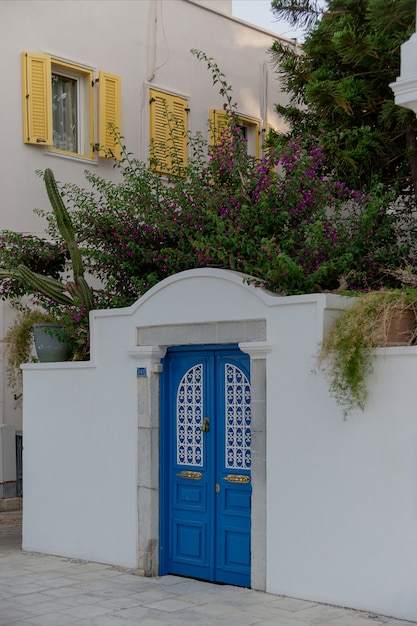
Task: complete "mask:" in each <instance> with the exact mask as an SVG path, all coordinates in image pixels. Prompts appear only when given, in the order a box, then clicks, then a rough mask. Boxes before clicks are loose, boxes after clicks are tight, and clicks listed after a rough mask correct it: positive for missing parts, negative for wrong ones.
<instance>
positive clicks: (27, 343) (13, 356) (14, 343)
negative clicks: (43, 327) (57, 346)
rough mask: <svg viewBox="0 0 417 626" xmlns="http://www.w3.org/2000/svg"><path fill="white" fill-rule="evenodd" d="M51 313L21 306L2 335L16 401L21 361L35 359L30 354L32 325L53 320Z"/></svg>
mask: <svg viewBox="0 0 417 626" xmlns="http://www.w3.org/2000/svg"><path fill="white" fill-rule="evenodd" d="M53 321H54V318H53V316H52V315H49V314H48V313H45V311H42V310H39V309H30V308H28V307H23V308H22V309H21V310H20V311H19V313H18V314H17V316H16V318H15V320H14V321H13V322H12V324H11V325H10V326H9V328H8V329H7V332H6V335H5V336H4V339H3V340H2V342H3V347H4V355H5V357H6V359H7V364H6V376H7V383H8V385H9V387H10V389H11V390H12V391H13V392H14V397H15V401H16V403H19V402H20V400H21V396H22V370H21V369H20V366H21V364H22V363H31V362H33V361H36V360H37V359H36V358H35V357H34V356H33V354H32V347H33V341H32V340H33V330H32V329H33V325H34V324H43V323H45V322H53Z"/></svg>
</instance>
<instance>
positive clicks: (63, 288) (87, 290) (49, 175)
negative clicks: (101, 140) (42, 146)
mask: <svg viewBox="0 0 417 626" xmlns="http://www.w3.org/2000/svg"><path fill="white" fill-rule="evenodd" d="M44 181H45V186H46V191H47V194H48V198H49V201H50V203H51V206H52V210H53V212H54V215H55V219H56V223H57V226H58V230H59V232H60V234H61V236H62V238H63V239H64V241H65V243H66V244H67V248H68V252H69V255H70V258H71V263H72V271H73V276H74V280H73V282H70V281H68V282H67V283H64V282H62V281H60V280H56V279H55V278H51V277H49V276H44V275H43V274H38V273H36V272H33V271H32V270H30V269H29V268H28V267H26V266H25V265H19V266H18V267H17V268H16V270H14V271H12V272H6V271H2V270H0V280H2V279H5V278H15V279H18V280H21V281H22V282H24V283H26V284H27V285H29V286H30V288H31V289H32V290H33V291H35V292H38V293H41V294H42V295H44V296H46V297H47V298H50V299H51V300H53V301H54V302H57V303H58V304H64V305H74V304H76V305H78V306H80V307H81V308H82V309H84V310H85V311H86V312H88V311H91V309H93V308H94V296H93V291H92V289H91V287H90V286H89V285H88V284H87V281H86V280H85V278H84V265H83V260H82V255H81V252H80V249H79V248H78V245H77V241H76V238H75V232H74V226H73V224H72V221H71V217H70V214H69V213H68V210H67V209H66V207H65V205H64V202H63V200H62V197H61V195H60V193H59V190H58V187H57V184H56V181H55V178H54V174H53V172H52V170H50V169H46V170H45V173H44ZM65 292H67V293H65Z"/></svg>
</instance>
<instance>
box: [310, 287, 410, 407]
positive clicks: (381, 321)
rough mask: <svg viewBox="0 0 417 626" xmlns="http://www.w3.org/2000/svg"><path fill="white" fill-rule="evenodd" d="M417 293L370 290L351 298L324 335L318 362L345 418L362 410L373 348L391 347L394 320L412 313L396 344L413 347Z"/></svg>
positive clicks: (372, 363) (366, 396)
mask: <svg viewBox="0 0 417 626" xmlns="http://www.w3.org/2000/svg"><path fill="white" fill-rule="evenodd" d="M416 307H417V291H416V290H414V289H397V290H382V291H370V292H368V293H363V294H361V295H359V296H358V297H356V298H354V301H353V304H352V306H350V307H348V308H347V309H345V310H344V311H343V312H342V313H341V314H340V316H339V317H338V318H337V319H336V321H335V322H334V323H333V325H332V326H331V328H330V329H329V331H328V332H327V333H326V335H325V337H324V339H323V343H322V345H321V348H320V351H319V354H318V358H317V363H318V366H319V368H320V369H322V370H323V371H324V373H325V374H326V376H327V378H328V380H329V389H330V393H331V394H332V395H333V396H334V398H335V399H336V401H337V402H338V404H339V405H340V406H341V407H342V409H343V415H344V417H346V416H347V415H348V414H349V413H350V412H351V411H352V410H354V409H360V410H362V411H363V410H364V408H365V403H366V400H367V398H368V386H367V383H368V379H369V377H370V375H371V374H372V372H373V367H374V359H375V349H376V348H377V347H379V346H387V345H390V337H389V333H390V329H391V324H392V323H393V320H396V319H397V318H398V316H399V315H400V316H404V315H407V313H406V312H407V311H408V312H411V316H410V320H411V324H412V325H411V326H410V327H409V328H407V329H406V330H405V331H404V334H403V335H400V336H399V337H397V341H398V339H399V342H401V343H404V344H410V345H411V344H412V343H414V342H415V340H416V337H417V328H416Z"/></svg>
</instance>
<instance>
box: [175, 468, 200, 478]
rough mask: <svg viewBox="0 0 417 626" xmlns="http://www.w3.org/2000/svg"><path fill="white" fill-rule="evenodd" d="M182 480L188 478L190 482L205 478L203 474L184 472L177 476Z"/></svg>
mask: <svg viewBox="0 0 417 626" xmlns="http://www.w3.org/2000/svg"><path fill="white" fill-rule="evenodd" d="M177 476H179V477H180V478H188V479H189V480H201V479H202V478H203V474H202V473H201V472H191V471H189V470H183V471H182V472H180V473H179V474H177Z"/></svg>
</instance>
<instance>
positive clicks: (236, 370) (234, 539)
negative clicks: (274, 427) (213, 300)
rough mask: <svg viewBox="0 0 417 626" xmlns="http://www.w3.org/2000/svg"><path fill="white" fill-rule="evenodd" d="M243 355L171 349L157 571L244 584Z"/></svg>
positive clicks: (166, 364) (246, 386)
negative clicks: (159, 549)
mask: <svg viewBox="0 0 417 626" xmlns="http://www.w3.org/2000/svg"><path fill="white" fill-rule="evenodd" d="M250 444H251V431H250V383H249V357H248V356H247V355H245V354H243V353H242V352H241V351H240V350H239V349H238V348H237V347H236V346H232V347H230V346H227V347H223V346H216V347H206V346H204V347H198V348H174V349H170V350H169V351H168V353H167V356H166V357H165V359H164V361H163V375H162V379H161V551H160V564H161V566H160V572H161V574H166V573H173V574H180V575H185V576H190V577H196V578H202V579H204V580H211V581H218V582H225V583H228V584H236V585H243V586H249V585H250V531H251V484H250Z"/></svg>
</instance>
